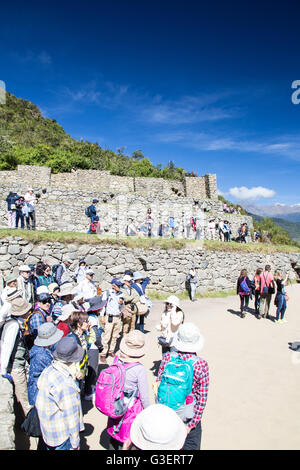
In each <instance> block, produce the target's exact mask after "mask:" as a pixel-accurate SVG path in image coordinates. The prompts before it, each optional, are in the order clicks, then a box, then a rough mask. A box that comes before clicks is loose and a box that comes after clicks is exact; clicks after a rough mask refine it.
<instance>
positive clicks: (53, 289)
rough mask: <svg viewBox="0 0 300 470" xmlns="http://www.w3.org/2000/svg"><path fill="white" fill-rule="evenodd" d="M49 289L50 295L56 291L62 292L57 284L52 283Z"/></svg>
mask: <svg viewBox="0 0 300 470" xmlns="http://www.w3.org/2000/svg"><path fill="white" fill-rule="evenodd" d="M48 289H49V292H50V294H53V292H54V291H55V290H56V289H58V290H60V288H59V285H58V284H56V282H52V283H51V284H49V286H48Z"/></svg>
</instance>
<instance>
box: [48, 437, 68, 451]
mask: <svg viewBox="0 0 300 470" xmlns="http://www.w3.org/2000/svg"><path fill="white" fill-rule="evenodd" d="M46 448H47V450H71V449H72V446H71V442H70V438H69V439H67V440H66V441H65V442H63V443H62V444H60V445H59V446H56V447H50V446H48V445H47V444H46Z"/></svg>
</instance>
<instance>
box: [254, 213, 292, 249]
mask: <svg viewBox="0 0 300 470" xmlns="http://www.w3.org/2000/svg"><path fill="white" fill-rule="evenodd" d="M253 225H254V230H257V231H258V232H260V234H261V235H262V236H263V233H264V232H267V233H268V237H269V239H270V241H271V243H272V244H277V245H289V246H293V247H298V248H300V244H299V243H298V242H297V241H295V240H292V239H291V237H290V235H289V233H288V232H287V231H286V230H285V229H284V228H282V227H281V226H279V225H277V224H275V222H274V220H272V219H270V218H268V217H263V218H261V220H260V221H258V220H257V218H254V217H253ZM263 241H264V239H263Z"/></svg>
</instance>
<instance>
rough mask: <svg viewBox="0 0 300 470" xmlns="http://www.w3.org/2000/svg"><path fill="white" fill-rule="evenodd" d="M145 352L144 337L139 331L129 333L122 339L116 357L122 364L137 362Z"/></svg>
mask: <svg viewBox="0 0 300 470" xmlns="http://www.w3.org/2000/svg"><path fill="white" fill-rule="evenodd" d="M145 353H146V350H145V335H144V333H142V332H141V331H139V330H133V331H130V333H127V335H125V336H124V337H123V338H122V341H121V343H120V353H119V354H118V357H119V358H120V359H121V361H122V360H123V361H124V362H136V361H137V362H138V360H139V358H141V357H143V356H144V355H145Z"/></svg>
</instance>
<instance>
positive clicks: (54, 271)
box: [52, 264, 60, 282]
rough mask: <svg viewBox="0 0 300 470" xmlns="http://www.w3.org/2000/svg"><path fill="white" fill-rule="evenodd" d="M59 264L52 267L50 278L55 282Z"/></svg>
mask: <svg viewBox="0 0 300 470" xmlns="http://www.w3.org/2000/svg"><path fill="white" fill-rule="evenodd" d="M59 266H60V264H54V265H53V266H52V276H53V279H54V281H55V282H57V279H56V276H57V270H58V268H59Z"/></svg>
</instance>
